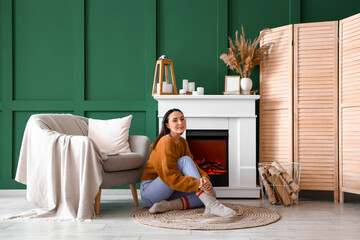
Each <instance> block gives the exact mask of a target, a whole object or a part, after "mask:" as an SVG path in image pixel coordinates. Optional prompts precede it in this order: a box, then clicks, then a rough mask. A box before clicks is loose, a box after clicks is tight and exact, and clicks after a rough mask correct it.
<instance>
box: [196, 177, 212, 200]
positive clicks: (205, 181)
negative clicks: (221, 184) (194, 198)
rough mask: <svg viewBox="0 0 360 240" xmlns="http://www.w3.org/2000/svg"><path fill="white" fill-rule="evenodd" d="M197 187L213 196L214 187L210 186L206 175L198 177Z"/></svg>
mask: <svg viewBox="0 0 360 240" xmlns="http://www.w3.org/2000/svg"><path fill="white" fill-rule="evenodd" d="M199 189H200V190H202V191H204V192H205V193H207V194H209V195H211V196H214V192H213V191H214V187H213V186H212V184H211V182H210V180H209V178H207V177H202V178H201V179H200V185H199Z"/></svg>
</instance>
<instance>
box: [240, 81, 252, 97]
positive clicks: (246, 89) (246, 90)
mask: <svg viewBox="0 0 360 240" xmlns="http://www.w3.org/2000/svg"><path fill="white" fill-rule="evenodd" d="M252 85H253V83H252V80H251V79H250V78H242V79H241V81H240V87H241V94H247V95H249V94H250V90H251V88H252Z"/></svg>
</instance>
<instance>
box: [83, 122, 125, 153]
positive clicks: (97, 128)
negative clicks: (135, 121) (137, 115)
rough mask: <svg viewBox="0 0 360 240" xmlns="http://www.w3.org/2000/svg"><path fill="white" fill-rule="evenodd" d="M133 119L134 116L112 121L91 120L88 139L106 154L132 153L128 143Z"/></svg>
mask: <svg viewBox="0 0 360 240" xmlns="http://www.w3.org/2000/svg"><path fill="white" fill-rule="evenodd" d="M131 119H132V115H130V116H127V117H123V118H117V119H110V120H98V119H91V118H89V129H88V137H89V138H91V139H92V140H93V141H94V142H95V143H96V145H97V146H98V147H99V149H100V151H101V152H103V153H105V154H118V153H128V152H131V151H130V146H129V141H128V140H129V128H130V124H131Z"/></svg>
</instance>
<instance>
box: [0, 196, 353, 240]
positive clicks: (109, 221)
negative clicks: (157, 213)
mask: <svg viewBox="0 0 360 240" xmlns="http://www.w3.org/2000/svg"><path fill="white" fill-rule="evenodd" d="M128 193H129V194H127V192H125V193H124V191H121V190H103V194H102V201H101V213H100V216H99V217H97V218H95V219H94V220H93V221H92V222H14V221H3V222H1V221H0V239H7V240H12V239H22V240H23V239H36V240H37V239H68V238H71V239H86V240H90V239H171V240H177V239H194V240H195V239H196V240H199V239H206V240H209V239H222V240H223V239H236V240H241V239H247V240H250V239H251V240H255V239H259V240H260V239H266V240H270V239H312V240H315V239H344V240H345V239H360V198H359V197H358V196H355V197H354V196H350V197H352V199H351V200H350V201H347V197H346V198H345V203H344V204H336V203H333V202H332V201H331V200H326V199H321V197H320V198H316V199H314V197H312V196H313V195H314V194H312V193H310V194H306V196H305V197H302V198H301V200H300V202H299V204H298V205H296V206H292V207H281V206H276V207H272V206H271V207H270V206H267V205H266V207H270V208H272V209H274V210H276V211H277V212H278V213H280V214H281V216H282V219H281V220H280V221H278V222H276V223H274V224H271V225H268V226H264V227H258V228H249V229H241V230H227V231H194V230H192V231H190V230H171V229H162V228H155V227H150V226H145V225H138V224H136V223H134V222H132V221H131V220H130V219H129V214H130V213H131V212H132V210H133V209H134V204H133V202H132V199H131V196H130V192H128ZM330 196H331V195H330ZM221 201H222V202H230V203H241V204H248V205H253V206H264V205H262V201H261V200H258V199H252V200H244V199H238V200H228V199H226V200H225V199H224V200H221ZM140 204H141V205H140V207H143V206H144V205H143V203H142V202H141V201H140ZM33 208H34V206H32V205H31V204H30V203H28V202H27V200H26V197H25V191H24V190H0V215H2V214H8V213H14V212H21V211H25V210H28V209H33Z"/></svg>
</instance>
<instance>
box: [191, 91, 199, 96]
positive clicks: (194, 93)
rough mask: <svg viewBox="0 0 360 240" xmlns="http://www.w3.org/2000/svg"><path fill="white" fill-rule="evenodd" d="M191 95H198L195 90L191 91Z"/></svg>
mask: <svg viewBox="0 0 360 240" xmlns="http://www.w3.org/2000/svg"><path fill="white" fill-rule="evenodd" d="M192 95H200V94H199V92H197V91H192Z"/></svg>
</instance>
